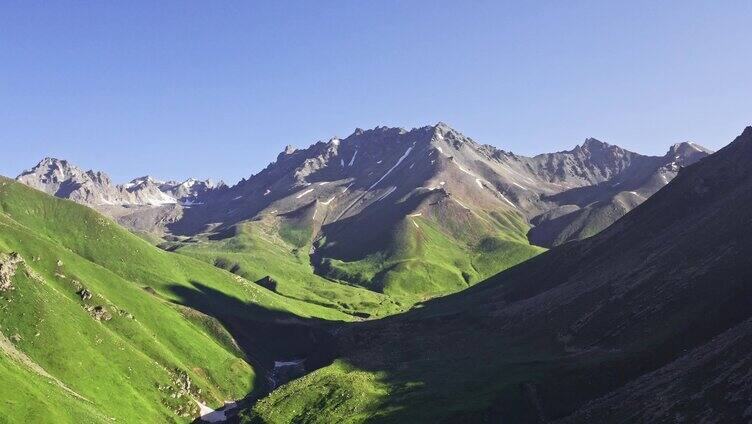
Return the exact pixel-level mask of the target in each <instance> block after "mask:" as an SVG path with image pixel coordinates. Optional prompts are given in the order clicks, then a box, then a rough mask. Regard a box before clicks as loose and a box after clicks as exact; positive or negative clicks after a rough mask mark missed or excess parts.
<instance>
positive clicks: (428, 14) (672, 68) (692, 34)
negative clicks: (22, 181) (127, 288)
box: [0, 0, 752, 182]
mask: <svg viewBox="0 0 752 424" xmlns="http://www.w3.org/2000/svg"><path fill="white" fill-rule="evenodd" d="M751 20H752V2H749V1H744V2H734V1H727V2H710V1H707V2H693V1H682V2H654V1H649V2H641V1H629V2H626V1H625V2H602V1H593V2H561V1H552V2H511V1H510V2H501V1H456V2H447V1H431V2H427V1H426V2H423V1H412V0H411V1H300V2H296V1H269V2H258V1H242V2H214V1H211V2H206V1H200V2H199V1H175V2H170V1H160V2H152V1H148V2H146V1H144V2H141V1H128V2H99V1H90V2H83V1H75V2H60V1H39V2H36V1H29V0H21V1H12V0H6V1H3V2H2V3H0V146H2V154H1V155H0V174H3V175H7V176H15V175H16V174H18V172H19V171H21V170H22V169H25V168H29V167H31V166H32V165H34V164H35V163H36V162H37V161H38V160H39V159H41V158H42V157H43V156H47V155H49V156H57V157H63V158H66V159H69V160H71V161H73V162H75V163H77V164H79V165H81V166H82V167H84V168H87V169H88V168H94V169H101V170H105V171H107V172H108V173H110V175H111V176H112V177H113V179H114V180H115V181H117V182H123V181H125V180H128V179H130V178H132V177H136V176H139V175H143V174H147V173H148V174H152V175H155V176H157V177H160V178H185V177H188V176H197V177H202V178H205V177H218V178H223V179H225V180H226V181H228V182H235V181H237V180H238V179H240V178H241V177H244V176H248V175H250V174H251V173H254V172H258V171H259V170H260V169H261V168H263V167H264V166H265V165H266V164H267V163H268V162H270V161H272V160H274V158H275V157H276V155H277V153H278V152H279V151H280V150H282V148H283V147H284V146H285V145H287V144H292V145H296V146H306V145H308V144H311V143H313V142H315V141H317V140H320V139H323V140H326V139H329V138H330V137H332V136H335V135H336V136H340V137H344V136H347V135H348V134H350V133H351V132H352V131H353V129H354V128H356V127H362V128H371V127H374V126H377V125H387V126H402V127H407V128H411V127H415V126H422V125H426V124H433V123H436V122H437V121H445V122H447V123H449V124H450V125H452V126H453V127H455V128H456V129H458V130H459V131H461V132H463V133H465V134H466V135H468V136H470V137H472V138H474V139H476V140H477V141H480V142H483V143H488V144H493V145H496V146H498V147H501V148H503V149H506V150H511V151H514V152H516V153H521V154H535V153H541V152H547V151H554V150H563V149H567V148H570V147H572V146H573V145H575V144H579V143H581V142H582V141H583V140H584V139H585V138H586V137H589V136H592V137H596V138H599V139H601V140H604V141H607V142H610V143H615V144H619V145H622V146H624V147H626V148H630V149H632V150H635V151H638V152H643V153H649V154H662V153H663V152H664V151H665V150H666V149H667V147H668V146H669V145H670V144H672V143H675V142H679V141H685V140H693V141H696V142H698V143H700V144H704V145H706V146H708V147H711V148H719V147H721V146H723V145H725V144H727V143H728V142H729V141H731V139H733V137H734V136H736V135H737V134H739V133H740V132H741V130H742V129H743V127H744V126H746V125H750V124H752V114H750V111H751V110H752V107H750V101H749V99H750V98H751V97H752V96H751V94H752V72H751V71H750V70H751V69H752V47H750V46H751V45H752V26H751V25H749V22H750V21H751Z"/></svg>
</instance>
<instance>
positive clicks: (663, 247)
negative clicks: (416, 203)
mask: <svg viewBox="0 0 752 424" xmlns="http://www.w3.org/2000/svg"><path fill="white" fill-rule="evenodd" d="M750 158H752V128H748V129H747V130H745V133H744V135H743V136H742V138H741V139H740V140H737V141H735V142H734V143H732V145H730V146H729V147H727V148H725V149H724V150H721V151H720V152H718V153H716V154H715V155H713V156H711V157H709V158H707V159H705V160H703V161H702V162H700V163H698V164H695V165H692V166H690V167H688V168H686V169H685V170H683V171H682V172H681V173H679V175H678V176H677V177H676V179H675V180H673V181H672V182H671V183H670V184H669V185H668V186H667V187H666V188H665V189H663V190H661V191H659V192H658V193H657V194H656V195H654V196H653V197H651V198H650V199H648V200H647V201H646V202H644V203H643V204H642V205H640V206H638V207H637V208H636V209H634V210H632V211H631V212H629V213H628V214H627V215H625V216H624V217H623V218H622V219H621V220H619V221H617V222H616V223H615V224H614V225H612V226H610V227H609V228H608V229H606V230H605V231H603V232H601V233H599V234H598V235H595V236H594V237H591V238H588V239H586V240H582V241H574V242H571V243H567V244H564V245H562V246H559V247H557V248H554V249H552V250H550V251H548V252H546V253H544V254H542V255H539V256H537V257H535V258H534V259H532V260H530V261H526V262H525V263H522V264H520V265H518V266H516V267H513V268H511V269H508V270H506V271H504V272H502V273H500V274H498V275H496V276H494V277H492V278H490V279H489V280H487V281H485V282H483V283H481V284H478V285H476V286H474V287H472V288H470V289H468V290H465V291H463V292H462V293H459V294H457V295H454V296H448V297H446V298H442V299H437V300H434V301H431V302H427V303H426V304H424V305H422V307H421V308H418V309H416V310H413V311H411V312H408V313H406V314H402V315H399V316H394V317H389V318H385V319H382V320H378V321H370V322H365V323H357V324H354V325H343V326H342V328H341V329H340V330H339V331H338V332H337V341H338V345H339V347H340V349H341V351H340V355H339V359H338V360H337V361H335V362H334V363H333V364H331V365H330V366H328V367H326V368H322V369H319V370H317V371H315V372H313V373H311V374H309V375H307V376H305V377H304V378H301V379H300V380H296V381H292V382H290V383H288V384H286V385H284V386H281V387H280V388H278V389H277V390H275V391H274V392H272V393H271V394H270V395H269V396H268V397H266V398H265V399H263V400H261V401H260V402H258V403H257V404H256V405H255V407H254V408H253V409H252V410H249V411H246V412H245V413H244V414H243V417H242V419H241V421H243V422H252V423H260V422H265V423H267V422H271V423H284V422H310V423H325V422H335V421H336V422H340V421H345V422H348V421H349V422H387V423H392V422H393V423H398V422H431V423H434V422H446V423H450V422H536V423H537V422H559V421H558V420H564V421H565V422H590V421H593V420H595V421H597V422H673V421H676V420H680V421H686V422H703V421H717V422H745V421H747V420H748V414H749V412H748V411H749V402H748V399H749V398H750V395H752V391H751V390H750V387H752V376H751V375H750V374H749V373H747V372H745V371H744V370H746V369H747V366H748V364H749V363H751V362H752V355H750V354H749V346H750V344H751V343H752V326H751V325H750V322H752V312H751V311H752V308H751V305H752V302H751V301H750V299H752V286H750V284H749V281H750V280H751V279H752V267H750V266H749V258H748V252H749V251H750V249H752V228H750V226H749V222H750V219H751V217H752V216H751V215H752V214H751V213H750V209H749V207H748V205H749V204H750V202H752V171H751V170H750V167H749V166H748V163H749V159H750Z"/></svg>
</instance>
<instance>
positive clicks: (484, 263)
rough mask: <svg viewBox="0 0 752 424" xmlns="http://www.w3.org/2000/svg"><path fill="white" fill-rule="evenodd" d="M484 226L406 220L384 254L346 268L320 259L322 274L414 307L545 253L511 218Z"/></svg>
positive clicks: (502, 216) (504, 216)
mask: <svg viewBox="0 0 752 424" xmlns="http://www.w3.org/2000/svg"><path fill="white" fill-rule="evenodd" d="M489 220H493V221H489ZM489 220H486V221H485V222H493V224H494V225H493V226H488V225H475V226H467V225H465V226H464V227H463V226H461V225H459V224H457V223H455V222H453V221H452V220H443V222H441V223H439V222H437V221H436V220H434V219H430V218H426V217H415V218H406V219H405V220H403V222H402V223H401V224H400V226H399V228H398V229H397V230H396V231H395V234H396V236H395V238H394V241H393V243H392V245H390V246H388V247H387V248H386V249H385V250H384V251H381V252H377V253H374V254H370V255H368V256H366V257H365V258H363V259H361V260H356V261H350V262H345V261H341V260H337V259H332V258H328V259H325V260H324V262H323V267H322V268H323V272H324V273H325V275H327V276H329V277H331V278H335V279H339V280H344V281H350V282H352V283H354V284H358V285H362V286H364V287H366V288H368V289H370V290H374V291H378V292H383V293H384V294H387V295H389V296H390V297H393V298H395V299H398V300H399V301H401V302H402V303H415V302H419V301H424V300H427V299H430V298H434V297H437V296H442V295H446V294H450V293H455V292H457V291H460V290H463V289H465V288H467V287H469V286H471V285H473V284H475V283H477V282H479V281H482V280H483V279H485V278H487V277H489V276H491V275H494V274H496V273H498V272H501V271H503V270H504V269H507V268H509V267H511V266H514V265H516V264H518V263H520V262H522V261H524V260H527V259H529V258H531V257H533V256H535V255H537V254H538V253H540V252H542V251H544V249H543V248H540V247H537V246H532V245H530V244H529V243H528V242H527V239H526V238H525V234H526V233H527V226H526V225H525V224H524V222H523V221H522V219H521V218H519V216H517V215H516V214H511V213H506V214H502V213H494V214H491V215H489ZM473 230H475V231H473Z"/></svg>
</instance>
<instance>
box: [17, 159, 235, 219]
mask: <svg viewBox="0 0 752 424" xmlns="http://www.w3.org/2000/svg"><path fill="white" fill-rule="evenodd" d="M16 179H17V180H18V181H20V182H22V183H24V184H26V185H28V186H30V187H33V188H35V189H37V190H40V191H44V192H46V193H48V194H51V195H54V196H57V197H60V198H64V199H70V200H73V201H74V202H77V203H81V204H84V205H86V206H90V207H93V208H95V209H97V210H98V211H99V212H101V213H103V214H105V215H108V216H110V217H112V218H114V219H116V220H118V222H120V224H122V225H124V226H126V227H128V228H131V229H133V230H136V231H146V232H152V231H155V230H157V231H156V232H159V231H158V230H159V229H160V228H162V227H164V226H165V225H166V224H168V223H171V222H174V221H175V220H176V219H178V218H179V217H180V216H181V215H182V213H181V211H182V209H183V208H190V207H191V206H193V205H200V204H203V203H204V200H203V198H204V197H205V196H207V195H208V194H209V193H211V192H213V191H215V190H222V189H224V188H225V187H226V186H225V184H224V183H223V182H219V183H215V182H213V181H211V180H206V181H199V180H196V179H194V178H190V179H188V180H186V181H183V182H176V181H168V182H164V181H159V180H156V179H154V178H152V177H150V176H144V177H140V178H136V179H133V180H131V181H130V182H129V183H127V184H123V185H116V184H114V183H113V182H112V180H110V177H109V176H108V175H107V174H105V173H103V172H100V171H91V170H90V171H84V170H83V169H81V168H79V167H77V166H75V165H73V164H71V163H69V162H68V161H66V160H60V159H55V158H45V159H43V160H42V161H40V162H39V163H38V164H37V165H36V166H35V167H33V168H31V169H29V170H26V171H24V172H23V173H21V175H19V176H18V177H17V178H16Z"/></svg>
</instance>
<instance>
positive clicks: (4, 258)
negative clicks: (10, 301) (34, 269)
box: [0, 252, 24, 292]
mask: <svg viewBox="0 0 752 424" xmlns="http://www.w3.org/2000/svg"><path fill="white" fill-rule="evenodd" d="M23 262H24V260H23V258H22V257H21V255H19V254H18V253H16V252H13V253H11V254H10V255H2V254H0V292H4V291H10V290H13V288H14V287H13V277H14V276H15V275H16V269H17V267H18V265H19V264H22V263H23Z"/></svg>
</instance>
